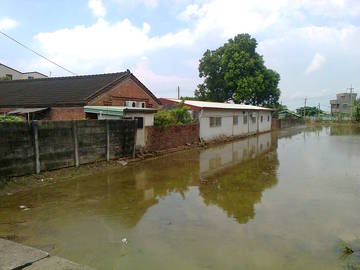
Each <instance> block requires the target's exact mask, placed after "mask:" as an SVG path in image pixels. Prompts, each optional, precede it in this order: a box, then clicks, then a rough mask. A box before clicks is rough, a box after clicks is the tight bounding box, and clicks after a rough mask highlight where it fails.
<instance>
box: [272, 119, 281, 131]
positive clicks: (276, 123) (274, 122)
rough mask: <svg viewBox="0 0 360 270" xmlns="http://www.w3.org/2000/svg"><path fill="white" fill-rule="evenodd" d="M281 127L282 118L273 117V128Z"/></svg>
mask: <svg viewBox="0 0 360 270" xmlns="http://www.w3.org/2000/svg"><path fill="white" fill-rule="evenodd" d="M279 128H280V120H279V119H277V118H272V119H271V130H275V129H279Z"/></svg>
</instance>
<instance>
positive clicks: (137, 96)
mask: <svg viewBox="0 0 360 270" xmlns="http://www.w3.org/2000/svg"><path fill="white" fill-rule="evenodd" d="M127 100H134V101H141V102H145V103H146V107H148V108H157V107H158V106H159V105H158V104H157V103H156V101H155V100H154V99H153V98H152V97H151V96H150V95H149V94H148V93H146V91H145V90H144V89H143V88H142V87H141V86H140V85H139V84H137V83H136V82H135V81H134V80H133V79H132V78H131V77H129V78H126V79H124V80H123V81H121V82H120V83H119V84H118V85H116V86H115V87H114V88H113V89H111V90H110V91H107V92H106V93H104V94H102V95H100V96H98V97H96V98H95V99H94V100H92V101H90V102H89V104H88V105H93V106H125V101H127Z"/></svg>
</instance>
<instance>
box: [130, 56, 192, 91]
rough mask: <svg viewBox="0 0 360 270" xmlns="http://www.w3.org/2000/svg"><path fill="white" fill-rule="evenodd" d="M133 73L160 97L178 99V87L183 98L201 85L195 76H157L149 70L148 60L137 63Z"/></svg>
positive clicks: (143, 59) (144, 59)
mask: <svg viewBox="0 0 360 270" xmlns="http://www.w3.org/2000/svg"><path fill="white" fill-rule="evenodd" d="M133 73H134V74H135V76H137V77H138V78H140V80H141V81H142V82H143V83H145V85H146V86H148V87H149V89H150V90H151V91H152V92H153V93H154V94H155V95H156V96H158V97H169V98H176V97H177V87H178V86H179V87H180V94H181V95H182V96H188V95H192V94H193V91H194V90H195V89H194V88H195V86H196V85H197V84H198V83H199V79H198V78H197V77H195V76H190V77H184V76H178V75H164V74H157V73H155V72H153V71H152V70H151V69H150V68H149V60H148V59H147V58H142V59H141V61H139V62H138V63H137V65H136V67H135V70H134V71H133Z"/></svg>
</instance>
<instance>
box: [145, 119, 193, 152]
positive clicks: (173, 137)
mask: <svg viewBox="0 0 360 270" xmlns="http://www.w3.org/2000/svg"><path fill="white" fill-rule="evenodd" d="M146 129H147V132H146V133H147V140H146V149H147V150H148V151H158V150H165V149H170V148H176V147H179V146H183V145H186V144H195V143H198V142H199V124H198V123H196V124H191V125H174V126H170V127H169V128H168V129H167V130H161V129H159V128H156V127H154V126H151V127H146Z"/></svg>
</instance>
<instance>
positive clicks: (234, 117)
mask: <svg viewBox="0 0 360 270" xmlns="http://www.w3.org/2000/svg"><path fill="white" fill-rule="evenodd" d="M238 122H239V116H237V115H234V116H233V125H234V126H237V125H238Z"/></svg>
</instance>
